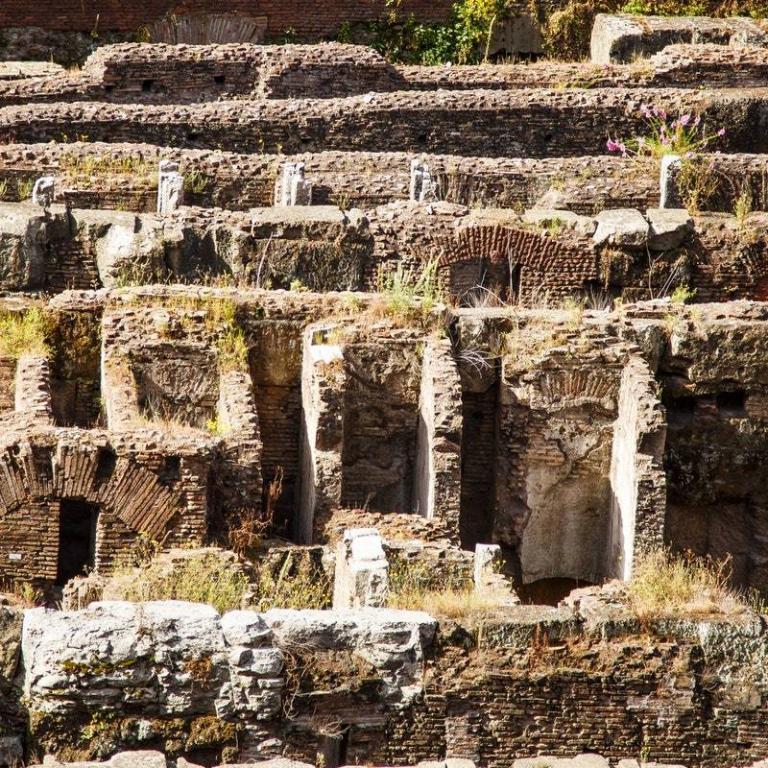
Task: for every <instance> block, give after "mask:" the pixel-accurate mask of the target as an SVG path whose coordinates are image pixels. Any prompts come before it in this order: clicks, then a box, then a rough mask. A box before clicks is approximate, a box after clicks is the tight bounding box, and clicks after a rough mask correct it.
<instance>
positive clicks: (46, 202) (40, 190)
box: [32, 176, 56, 210]
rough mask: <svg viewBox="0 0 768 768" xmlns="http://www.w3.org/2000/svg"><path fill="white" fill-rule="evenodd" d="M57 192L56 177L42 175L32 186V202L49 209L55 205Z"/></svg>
mask: <svg viewBox="0 0 768 768" xmlns="http://www.w3.org/2000/svg"><path fill="white" fill-rule="evenodd" d="M55 194H56V179H55V178H54V177H53V176H41V177H40V178H39V179H37V181H35V186H34V187H33V188H32V202H33V203H34V204H35V205H39V206H40V207H41V208H43V209H46V210H47V209H48V208H50V207H51V206H52V205H53V198H54V196H55Z"/></svg>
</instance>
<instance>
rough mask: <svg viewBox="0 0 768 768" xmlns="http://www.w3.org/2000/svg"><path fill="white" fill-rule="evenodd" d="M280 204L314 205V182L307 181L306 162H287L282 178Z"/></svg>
mask: <svg viewBox="0 0 768 768" xmlns="http://www.w3.org/2000/svg"><path fill="white" fill-rule="evenodd" d="M277 202H278V204H279V205H312V184H311V182H309V181H307V179H306V175H305V167H304V163H286V164H285V165H284V166H283V175H282V177H281V179H280V189H279V196H278V200H277Z"/></svg>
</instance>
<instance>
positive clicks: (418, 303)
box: [377, 259, 442, 321]
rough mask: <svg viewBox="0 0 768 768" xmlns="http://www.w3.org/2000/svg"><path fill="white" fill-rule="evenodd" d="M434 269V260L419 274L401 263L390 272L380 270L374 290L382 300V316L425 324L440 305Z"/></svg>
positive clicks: (435, 264) (436, 264)
mask: <svg viewBox="0 0 768 768" xmlns="http://www.w3.org/2000/svg"><path fill="white" fill-rule="evenodd" d="M437 267H438V261H437V259H430V260H429V261H428V262H426V264H424V266H423V267H422V269H421V271H420V272H416V271H415V270H414V269H413V268H412V267H406V266H405V265H404V263H403V262H402V261H399V262H398V263H397V265H396V266H395V268H394V269H391V270H389V271H385V270H384V269H380V270H379V274H378V279H377V289H378V291H379V293H381V294H382V296H383V299H384V305H383V309H384V313H385V314H386V315H389V316H390V317H397V318H400V319H404V320H419V319H420V320H422V321H423V320H426V319H427V317H428V316H429V315H430V313H431V312H432V310H433V309H434V308H435V307H436V306H437V304H439V303H440V302H441V301H442V291H441V290H440V286H439V284H438V279H437Z"/></svg>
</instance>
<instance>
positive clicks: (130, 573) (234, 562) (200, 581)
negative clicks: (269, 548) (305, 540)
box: [104, 542, 331, 613]
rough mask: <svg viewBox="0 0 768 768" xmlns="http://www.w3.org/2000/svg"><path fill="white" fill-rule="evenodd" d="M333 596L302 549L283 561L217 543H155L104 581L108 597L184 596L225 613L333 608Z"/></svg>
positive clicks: (134, 599)
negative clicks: (185, 546)
mask: <svg viewBox="0 0 768 768" xmlns="http://www.w3.org/2000/svg"><path fill="white" fill-rule="evenodd" d="M330 598H331V581H330V578H329V577H328V576H327V575H326V574H325V572H323V571H322V569H320V568H319V567H317V566H316V565H315V564H314V563H313V562H312V560H311V559H310V557H309V555H308V553H307V552H306V550H302V549H300V548H297V549H296V551H295V552H293V553H290V554H286V555H285V557H284V558H283V560H282V561H279V562H274V561H267V560H253V561H251V562H247V561H245V560H243V559H241V558H238V557H237V556H236V555H235V554H234V553H232V552H229V551H227V550H223V549H217V548H214V547H209V548H205V549H190V550H171V551H169V552H160V550H159V546H158V545H156V544H154V543H151V542H150V543H147V544H145V545H144V548H143V551H140V552H138V555H137V556H135V557H133V558H132V560H126V562H124V563H123V564H121V565H120V566H118V568H116V570H115V571H114V573H113V574H112V575H111V576H110V577H109V578H108V579H107V581H106V583H105V586H104V599H108V600H128V601H131V602H137V603H143V602H148V601H151V600H184V601H189V602H193V603H206V604H208V605H212V606H213V607H214V608H216V610H218V611H219V612H220V613H225V612H226V611H231V610H238V609H241V608H248V609H251V610H255V611H267V610H269V609H270V608H297V609H303V608H327V607H329V604H330Z"/></svg>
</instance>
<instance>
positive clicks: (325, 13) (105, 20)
mask: <svg viewBox="0 0 768 768" xmlns="http://www.w3.org/2000/svg"><path fill="white" fill-rule="evenodd" d="M451 4H452V3H451V0H402V3H401V4H400V5H399V6H398V12H399V14H400V15H401V16H403V17H407V16H409V15H410V14H413V15H414V16H416V17H417V18H418V19H420V20H421V21H443V20H445V19H446V18H447V16H448V14H449V12H450V8H451ZM389 12H390V9H389V8H388V7H387V5H386V3H385V2H384V0H320V2H307V0H228V2H226V3H221V2H216V0H186V2H184V1H183V2H178V0H131V2H126V0H50V2H49V3H45V8H44V9H43V8H42V7H41V4H40V3H39V2H35V1H34V0H3V2H2V3H0V29H2V28H3V27H43V28H44V29H47V30H56V31H62V32H91V31H92V30H94V29H96V30H98V31H99V32H102V33H103V32H133V31H136V30H138V29H139V28H140V27H142V26H145V25H148V24H151V23H152V22H154V21H157V20H158V19H160V18H162V17H163V16H165V15H166V14H169V13H174V14H176V15H183V14H188V13H217V14H220V13H245V14H249V15H251V16H266V17H267V20H268V26H267V35H268V36H277V35H281V34H283V33H284V32H285V31H286V30H287V29H289V28H290V29H293V30H295V32H296V34H297V35H298V36H299V37H301V38H322V37H328V36H329V35H332V34H333V33H334V32H336V30H337V29H338V28H339V25H340V24H342V23H343V22H345V21H349V22H352V23H355V22H365V21H371V20H374V19H378V18H382V17H384V16H386V15H387V14H388V13H389Z"/></svg>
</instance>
